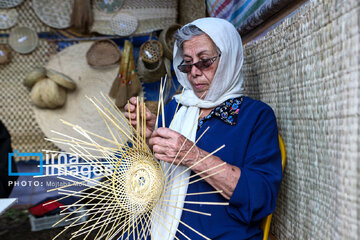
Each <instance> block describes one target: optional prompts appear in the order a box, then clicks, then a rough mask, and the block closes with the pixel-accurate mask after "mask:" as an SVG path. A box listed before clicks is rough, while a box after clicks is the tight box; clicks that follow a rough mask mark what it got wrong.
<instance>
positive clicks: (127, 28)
mask: <svg viewBox="0 0 360 240" xmlns="http://www.w3.org/2000/svg"><path fill="white" fill-rule="evenodd" d="M109 24H110V27H111V30H112V31H113V33H114V34H116V35H119V36H130V35H131V34H133V33H134V32H135V31H136V29H137V27H138V19H137V18H136V17H135V16H134V15H133V14H132V13H131V12H121V13H117V14H115V15H113V16H112V17H111V19H110V23H109Z"/></svg>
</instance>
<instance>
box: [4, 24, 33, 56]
mask: <svg viewBox="0 0 360 240" xmlns="http://www.w3.org/2000/svg"><path fill="white" fill-rule="evenodd" d="M38 42H39V38H38V35H37V33H36V32H35V31H34V30H32V29H31V28H28V27H17V28H14V29H13V30H12V31H11V33H10V36H9V45H10V46H11V48H12V49H13V50H14V51H16V52H18V53H22V54H26V53H30V52H32V51H34V50H35V48H36V47H37V45H38Z"/></svg>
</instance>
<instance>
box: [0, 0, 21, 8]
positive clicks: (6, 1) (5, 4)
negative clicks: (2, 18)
mask: <svg viewBox="0 0 360 240" xmlns="http://www.w3.org/2000/svg"><path fill="white" fill-rule="evenodd" d="M23 1H24V0H0V8H12V7H16V6H17V5H19V4H21V3H22V2H23Z"/></svg>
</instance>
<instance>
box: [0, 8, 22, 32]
mask: <svg viewBox="0 0 360 240" xmlns="http://www.w3.org/2000/svg"><path fill="white" fill-rule="evenodd" d="M17 20H18V12H17V11H16V9H9V10H7V9H6V10H4V9H0V29H8V28H11V27H13V26H14V25H15V24H16V23H17Z"/></svg>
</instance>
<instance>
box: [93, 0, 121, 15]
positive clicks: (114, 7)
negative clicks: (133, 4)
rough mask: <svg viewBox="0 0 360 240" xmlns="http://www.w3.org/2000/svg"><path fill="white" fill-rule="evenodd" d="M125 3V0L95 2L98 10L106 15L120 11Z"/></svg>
mask: <svg viewBox="0 0 360 240" xmlns="http://www.w3.org/2000/svg"><path fill="white" fill-rule="evenodd" d="M123 3H124V1H123V0H112V1H109V0H95V6H96V8H97V9H99V10H100V11H103V12H106V13H113V12H117V11H119V10H120V9H121V7H122V5H123Z"/></svg>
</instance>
